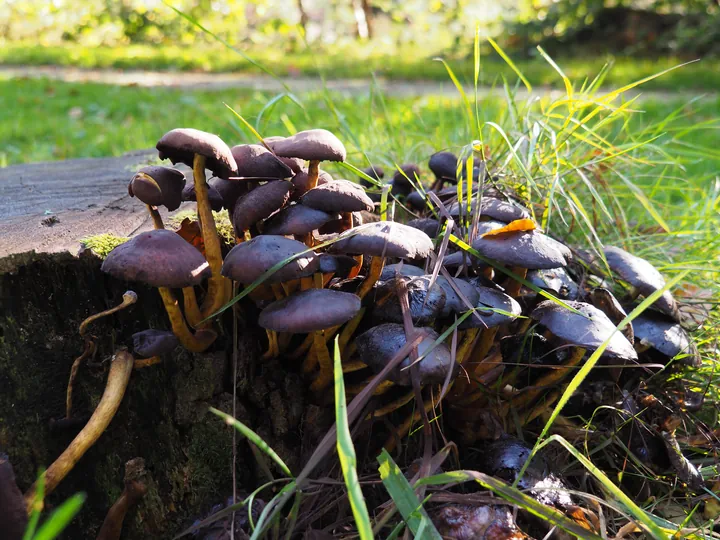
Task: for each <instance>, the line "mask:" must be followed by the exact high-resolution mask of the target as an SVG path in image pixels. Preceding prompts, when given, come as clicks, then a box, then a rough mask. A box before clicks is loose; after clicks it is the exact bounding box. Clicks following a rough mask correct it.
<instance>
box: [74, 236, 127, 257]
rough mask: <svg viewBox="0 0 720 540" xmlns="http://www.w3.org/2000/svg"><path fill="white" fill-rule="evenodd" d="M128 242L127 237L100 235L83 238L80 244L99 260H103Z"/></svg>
mask: <svg viewBox="0 0 720 540" xmlns="http://www.w3.org/2000/svg"><path fill="white" fill-rule="evenodd" d="M128 240H130V238H128V237H127V236H115V235H114V234H108V233H102V234H96V235H95V236H88V237H86V238H83V239H82V240H80V243H81V244H82V245H83V247H85V248H87V249H89V250H91V251H92V252H93V253H95V255H97V256H98V257H100V258H101V259H105V257H107V256H108V253H110V252H111V251H112V250H113V249H115V248H116V247H118V246H119V245H120V244H124V243H125V242H127V241H128Z"/></svg>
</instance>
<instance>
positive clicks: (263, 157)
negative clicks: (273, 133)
mask: <svg viewBox="0 0 720 540" xmlns="http://www.w3.org/2000/svg"><path fill="white" fill-rule="evenodd" d="M230 152H231V153H232V156H233V158H234V159H235V163H237V174H238V176H240V177H246V178H266V179H270V178H278V179H283V178H290V177H291V176H293V174H294V173H293V170H292V169H291V168H290V167H289V166H288V165H287V164H286V163H284V162H283V161H281V160H280V158H278V157H277V156H276V155H275V154H273V153H272V152H270V151H269V150H268V149H267V148H265V147H264V146H263V145H261V144H239V145H237V146H233V147H232V148H231V149H230Z"/></svg>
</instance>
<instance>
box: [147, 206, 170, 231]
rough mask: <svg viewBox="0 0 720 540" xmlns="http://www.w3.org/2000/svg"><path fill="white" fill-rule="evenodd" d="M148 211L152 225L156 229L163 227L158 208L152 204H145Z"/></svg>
mask: <svg viewBox="0 0 720 540" xmlns="http://www.w3.org/2000/svg"><path fill="white" fill-rule="evenodd" d="M145 206H147V209H148V212H150V217H151V218H152V220H153V226H154V227H155V228H156V229H164V228H165V224H164V223H163V220H162V217H161V216H160V212H158V209H157V208H156V207H154V206H152V205H149V204H146V205H145Z"/></svg>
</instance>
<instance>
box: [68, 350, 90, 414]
mask: <svg viewBox="0 0 720 540" xmlns="http://www.w3.org/2000/svg"><path fill="white" fill-rule="evenodd" d="M94 352H95V342H94V341H93V340H91V339H88V340H87V341H85V350H83V353H82V354H81V355H80V356H78V357H77V358H76V359H75V361H74V362H73V364H72V367H71V368H70V378H69V379H68V385H67V392H66V394H65V418H70V416H71V413H72V396H73V390H74V388H75V379H76V378H77V374H78V370H79V369H80V366H81V365H82V363H83V362H84V361H85V360H87V359H88V358H89V357H90V356H92V354H93V353H94Z"/></svg>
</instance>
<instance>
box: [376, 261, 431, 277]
mask: <svg viewBox="0 0 720 540" xmlns="http://www.w3.org/2000/svg"><path fill="white" fill-rule="evenodd" d="M398 274H399V275H401V276H408V277H416V276H424V275H425V270H423V269H422V268H420V267H418V266H413V265H412V264H406V263H395V264H387V265H385V266H384V267H383V271H382V274H380V278H379V279H378V281H390V280H391V279H395V277H396V275H398Z"/></svg>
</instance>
